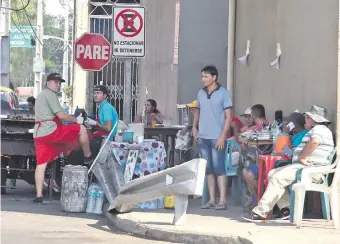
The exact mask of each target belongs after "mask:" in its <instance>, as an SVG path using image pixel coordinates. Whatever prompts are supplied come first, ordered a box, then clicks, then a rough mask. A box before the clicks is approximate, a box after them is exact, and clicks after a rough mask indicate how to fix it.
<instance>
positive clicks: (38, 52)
mask: <svg viewBox="0 0 340 244" xmlns="http://www.w3.org/2000/svg"><path fill="white" fill-rule="evenodd" d="M37 5H38V6H37V32H36V34H37V37H38V38H39V40H40V41H38V42H36V48H35V60H34V63H35V66H36V67H35V70H34V73H35V83H34V96H35V97H37V96H38V94H39V93H40V92H41V89H42V76H43V72H44V69H45V67H44V59H43V48H44V47H43V42H44V40H43V38H42V37H43V35H44V22H43V16H44V15H43V0H38V1H37Z"/></svg>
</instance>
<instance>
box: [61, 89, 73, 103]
mask: <svg viewBox="0 0 340 244" xmlns="http://www.w3.org/2000/svg"><path fill="white" fill-rule="evenodd" d="M63 92H64V94H65V97H66V100H67V103H68V104H72V98H73V87H72V86H65V87H64V89H63Z"/></svg>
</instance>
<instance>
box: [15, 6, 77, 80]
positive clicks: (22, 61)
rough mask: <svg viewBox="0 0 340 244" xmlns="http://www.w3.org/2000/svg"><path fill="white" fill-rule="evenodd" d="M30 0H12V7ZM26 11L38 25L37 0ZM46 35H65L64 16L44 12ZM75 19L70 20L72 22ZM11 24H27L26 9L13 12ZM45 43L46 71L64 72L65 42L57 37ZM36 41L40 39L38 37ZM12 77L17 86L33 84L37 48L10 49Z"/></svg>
mask: <svg viewBox="0 0 340 244" xmlns="http://www.w3.org/2000/svg"><path fill="white" fill-rule="evenodd" d="M27 1H28V0H12V1H11V7H12V8H21V7H22V6H23V4H24V5H25V4H26V3H27ZM56 1H57V0H56ZM26 13H27V15H28V17H29V20H30V22H31V24H32V25H33V26H34V25H36V18H37V14H36V13H37V1H36V0H31V2H30V4H29V5H28V7H27V8H26ZM43 21H44V35H49V36H56V37H61V38H62V37H63V35H64V18H63V16H52V15H48V14H46V13H44V20H43ZM72 22H73V21H72V20H70V23H72ZM11 25H18V26H22V25H27V26H29V25H30V23H29V21H28V20H27V16H26V14H25V11H12V12H11ZM71 30H72V28H71ZM41 41H43V44H44V50H43V52H44V61H45V73H46V74H48V73H51V72H58V73H62V60H63V52H64V43H63V42H62V41H59V40H56V39H48V40H41ZM36 43H39V40H38V39H36ZM10 55H11V61H10V71H11V72H10V79H11V81H12V83H13V84H14V86H15V87H17V86H25V85H26V86H33V85H34V73H33V58H34V56H35V48H11V51H10Z"/></svg>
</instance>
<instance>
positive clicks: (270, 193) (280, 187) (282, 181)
mask: <svg viewBox="0 0 340 244" xmlns="http://www.w3.org/2000/svg"><path fill="white" fill-rule="evenodd" d="M304 167H305V166H303V165H302V164H292V165H287V166H284V167H280V168H277V169H273V170H271V171H269V174H268V186H267V189H266V191H265V192H264V194H263V196H262V198H261V200H260V201H259V202H258V204H257V206H256V207H255V208H254V209H253V212H254V213H256V214H258V215H260V216H261V217H263V218H265V217H266V215H267V213H268V212H270V211H271V210H272V209H273V207H274V205H275V204H277V205H278V207H279V208H280V209H282V208H285V207H289V191H288V186H289V185H291V184H292V183H293V182H295V181H296V177H297V172H298V170H299V169H301V168H304Z"/></svg>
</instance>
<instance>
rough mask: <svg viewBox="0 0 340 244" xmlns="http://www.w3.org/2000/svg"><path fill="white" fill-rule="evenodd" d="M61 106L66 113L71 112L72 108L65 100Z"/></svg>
mask: <svg viewBox="0 0 340 244" xmlns="http://www.w3.org/2000/svg"><path fill="white" fill-rule="evenodd" d="M61 108H62V109H63V112H64V113H67V114H69V112H70V108H69V107H68V106H67V104H66V102H64V104H63V106H61Z"/></svg>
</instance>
